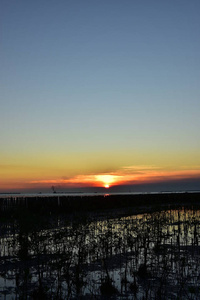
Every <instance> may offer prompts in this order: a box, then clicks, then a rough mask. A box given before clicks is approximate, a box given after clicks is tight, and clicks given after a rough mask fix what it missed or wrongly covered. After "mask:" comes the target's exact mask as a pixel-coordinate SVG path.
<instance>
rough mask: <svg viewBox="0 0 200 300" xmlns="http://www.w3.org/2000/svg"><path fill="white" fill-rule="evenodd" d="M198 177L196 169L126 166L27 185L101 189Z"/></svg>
mask: <svg viewBox="0 0 200 300" xmlns="http://www.w3.org/2000/svg"><path fill="white" fill-rule="evenodd" d="M198 177H200V170H198V169H192V170H191V169H188V170H187V169H183V170H164V169H161V168H158V167H156V166H128V167H124V168H122V169H120V170H118V171H115V172H112V173H101V174H90V175H84V174H82V175H77V176H74V177H71V178H67V179H59V178H57V179H50V180H49V179H42V180H34V181H30V182H29V184H33V185H34V184H39V185H45V186H46V185H50V184H52V185H61V186H63V187H89V186H91V187H94V186H96V187H101V186H105V185H110V186H116V185H124V184H133V185H134V184H144V183H156V182H164V181H169V180H180V179H187V178H188V179H191V178H194V179H195V178H198Z"/></svg>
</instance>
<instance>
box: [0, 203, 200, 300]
mask: <svg viewBox="0 0 200 300" xmlns="http://www.w3.org/2000/svg"><path fill="white" fill-rule="evenodd" d="M0 230H1V238H0V256H1V260H0V296H1V298H2V299H21V298H22V299H23V298H28V299H37V297H38V295H42V296H43V299H45V297H46V299H47V298H48V297H50V298H51V299H52V297H53V295H54V297H56V298H57V299H73V298H74V299H76V298H77V297H78V296H82V297H84V296H85V297H86V299H88V298H89V297H91V298H92V297H94V296H95V297H97V298H99V299H100V298H101V297H102V295H109V296H110V295H113V297H114V298H115V299H123V297H126V299H128V298H130V299H132V298H133V297H136V299H142V298H143V297H146V299H155V298H156V297H158V296H159V297H161V298H162V299H165V298H166V299H175V298H176V297H177V295H179V296H181V297H182V299H184V298H187V297H189V298H190V299H199V297H200V290H199V284H198V282H199V279H200V276H199V274H200V247H199V243H200V238H199V237H200V211H199V210H192V209H190V210H189V209H184V208H182V209H179V210H166V211H161V212H153V213H145V214H139V215H130V216H126V217H120V216H118V217H112V218H107V219H106V218H105V217H104V218H103V219H102V218H101V217H99V218H98V216H97V215H92V214H90V215H89V216H80V215H79V217H77V216H71V217H70V218H69V217H66V216H62V217H61V216H60V217H58V218H56V219H55V218H50V217H49V218H48V219H45V220H40V221H39V220H38V219H34V218H33V219H32V220H31V219H29V218H27V219H26V218H24V219H21V220H18V221H15V222H13V221H12V222H10V221H9V220H8V221H4V222H1V226H0ZM102 287H106V288H104V289H103V288H102ZM113 287H115V289H114V288H113ZM34 297H35V298H34Z"/></svg>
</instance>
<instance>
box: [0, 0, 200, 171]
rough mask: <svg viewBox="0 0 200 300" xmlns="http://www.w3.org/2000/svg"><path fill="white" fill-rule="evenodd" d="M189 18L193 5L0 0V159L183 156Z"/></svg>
mask: <svg viewBox="0 0 200 300" xmlns="http://www.w3.org/2000/svg"><path fill="white" fill-rule="evenodd" d="M199 16H200V1H199V0H191V1H189V0H168V1H162V0H152V1H149V0H144V1H141V0H138V1H135V0H126V1H122V0H120V1H119V0H106V1H105V0H101V1H95V0H91V1H88V0H77V1H76V0H71V1H70V0H59V1H52V0H48V1H45V0H43V1H41V0H40V1H37V0H34V1H27V0H19V1H16V0H15V1H14V0H9V1H8V0H2V1H1V4H0V20H1V71H0V98H1V110H0V128H1V129H2V130H1V136H0V138H1V150H0V151H1V154H2V155H3V156H5V155H7V156H6V157H7V158H8V155H9V154H10V156H13V155H16V154H18V155H20V154H25V153H26V154H27V153H30V155H31V153H38V155H39V153H40V152H41V153H43V152H44V153H46V152H48V151H49V153H50V154H52V153H53V154H54V155H59V154H61V153H62V155H63V153H66V154H67V153H72V152H74V151H78V152H80V153H82V152H84V153H86V152H98V151H105V152H106V151H107V152H109V151H110V152H112V151H124V152H123V153H126V151H127V153H129V154H130V153H131V151H135V152H137V153H139V152H140V151H142V149H147V150H149V151H154V152H155V151H157V152H158V156H161V155H162V154H163V151H166V149H167V150H168V151H169V152H171V153H175V152H176V155H177V153H181V152H182V151H185V153H189V154H188V155H189V156H190V157H191V155H192V153H196V152H198V151H199V150H200V134H199V128H200V97H199V96H200V89H199V82H200V59H199V58H200V55H199V53H200V38H199V32H200V17H199ZM3 156H2V157H3ZM111 159H112V158H111ZM8 160H9V159H8ZM168 160H169V158H168ZM166 161H167V158H166ZM186 163H187V164H193V165H194V161H192V162H190V158H189V157H188V160H187V162H186ZM196 163H197V165H200V160H198V161H197V162H196ZM130 164H132V162H130Z"/></svg>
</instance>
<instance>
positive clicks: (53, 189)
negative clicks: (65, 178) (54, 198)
mask: <svg viewBox="0 0 200 300" xmlns="http://www.w3.org/2000/svg"><path fill="white" fill-rule="evenodd" d="M51 189H52V191H53V193H54V194H55V193H56V190H55V186H53V185H52V187H51Z"/></svg>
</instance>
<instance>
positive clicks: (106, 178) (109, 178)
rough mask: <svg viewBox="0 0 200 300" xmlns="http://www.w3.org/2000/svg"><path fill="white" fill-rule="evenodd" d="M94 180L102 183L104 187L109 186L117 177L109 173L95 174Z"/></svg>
mask: <svg viewBox="0 0 200 300" xmlns="http://www.w3.org/2000/svg"><path fill="white" fill-rule="evenodd" d="M95 177H96V180H97V181H99V182H100V183H102V185H103V186H104V187H105V188H109V187H110V185H111V184H112V183H114V182H115V181H116V179H117V176H115V175H110V174H105V175H104V174H101V175H96V176H95Z"/></svg>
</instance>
